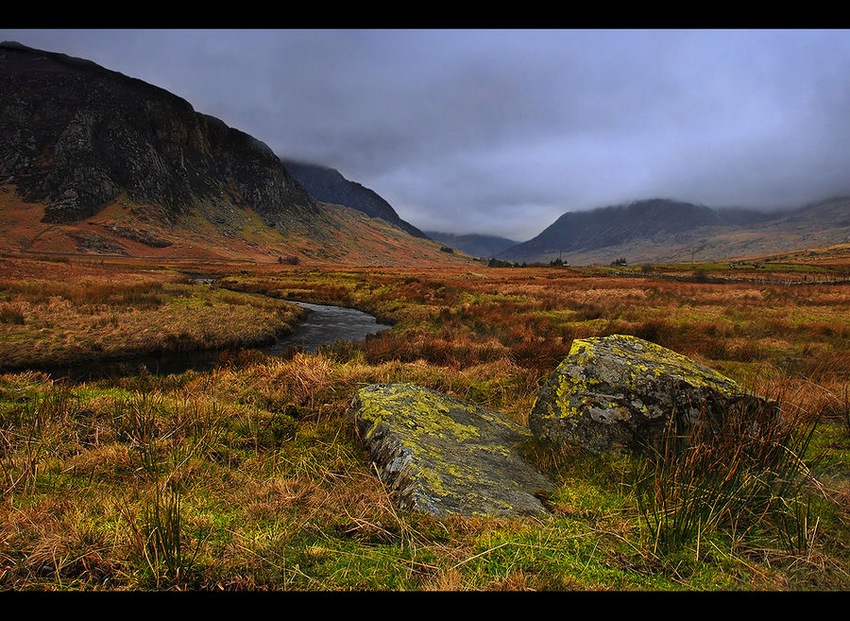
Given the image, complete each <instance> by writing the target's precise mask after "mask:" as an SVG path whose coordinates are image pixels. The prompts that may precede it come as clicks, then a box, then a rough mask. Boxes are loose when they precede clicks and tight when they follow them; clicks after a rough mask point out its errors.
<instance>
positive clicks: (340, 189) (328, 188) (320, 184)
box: [281, 157, 428, 238]
mask: <svg viewBox="0 0 850 621" xmlns="http://www.w3.org/2000/svg"><path fill="white" fill-rule="evenodd" d="M281 161H282V162H283V165H284V166H286V169H287V170H288V171H289V172H291V173H292V176H293V177H295V179H296V180H297V181H298V182H299V183H301V185H303V186H304V187H305V188H307V191H308V192H310V194H312V195H313V196H314V197H315V198H317V199H318V200H320V201H323V202H326V203H336V204H338V205H345V206H346V207H351V208H352V209H356V210H358V211H362V212H363V213H365V214H366V215H367V216H369V217H371V218H382V219H383V220H386V221H387V222H389V223H390V224H394V225H396V226H397V227H399V228H400V229H401V230H403V231H406V232H408V233H410V234H411V235H413V236H414V237H422V238H427V237H428V236H427V235H426V234H425V233H423V232H422V231H420V230H419V229H418V228H416V227H415V226H413V225H412V224H410V223H408V222H405V221H404V220H402V219H401V217H399V215H398V214H397V213H396V211H395V209H393V208H392V205H390V204H389V203H388V202H387V201H386V200H384V199H383V198H382V197H381V196H379V195H378V194H377V193H376V192H375V191H374V190H370V189H369V188H367V187H364V186H363V185H361V184H359V183H357V182H355V181H349V180H348V179H346V178H345V177H343V176H342V174H341V173H340V172H339V171H338V170H336V169H334V168H329V167H327V166H321V165H319V164H311V163H307V162H301V161H299V160H295V159H289V158H286V157H281Z"/></svg>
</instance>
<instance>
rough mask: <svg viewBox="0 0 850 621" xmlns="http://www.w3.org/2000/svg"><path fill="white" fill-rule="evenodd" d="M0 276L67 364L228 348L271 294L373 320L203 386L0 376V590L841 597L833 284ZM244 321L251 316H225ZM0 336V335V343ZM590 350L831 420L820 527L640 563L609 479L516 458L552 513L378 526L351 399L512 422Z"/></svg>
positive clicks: (622, 473)
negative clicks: (625, 349) (181, 339)
mask: <svg viewBox="0 0 850 621" xmlns="http://www.w3.org/2000/svg"><path fill="white" fill-rule="evenodd" d="M0 261H3V263H2V267H3V271H2V272H0V304H7V305H9V306H11V307H14V308H21V309H23V310H22V312H23V315H24V323H23V328H26V327H27V326H32V325H41V326H42V327H43V328H44V327H45V326H46V323H45V322H47V321H48V320H50V321H53V325H52V328H51V330H52V331H54V332H59V333H61V334H64V335H65V340H63V341H59V340H55V339H56V337H55V335H53V334H52V333H51V332H50V331H45V330H40V331H33V332H30V333H28V336H27V339H28V340H27V341H26V342H27V346H28V347H29V348H30V349H39V344H40V343H50V348H51V351H53V350H54V349H53V348H55V351H57V352H60V351H66V350H67V348H68V347H69V346H68V345H67V343H68V342H71V341H76V340H79V339H82V338H84V337H85V336H86V335H87V334H89V335H100V336H103V335H105V334H109V335H110V338H111V339H113V340H115V341H116V342H117V344H116V350H120V349H121V348H122V347H128V346H130V345H131V344H132V343H133V341H132V335H131V334H130V332H132V331H133V330H131V331H130V332H128V331H122V330H114V326H113V325H112V323H111V320H110V319H109V318H110V317H111V316H113V315H114V316H116V317H117V321H118V324H119V326H132V327H133V328H134V330H135V331H138V330H140V329H141V327H142V326H144V325H147V324H146V323H145V322H148V321H152V322H154V323H155V322H156V321H158V322H161V323H163V324H164V329H165V330H166V331H167V330H170V328H169V327H168V326H181V327H180V330H186V331H191V330H193V329H199V328H198V327H197V326H195V325H194V323H195V321H197V320H198V319H199V318H203V321H205V322H206V326H207V330H208V331H211V332H214V333H215V334H216V335H221V334H224V335H229V336H230V337H232V336H233V332H231V330H232V326H230V325H229V324H228V322H229V320H230V319H233V318H236V319H237V320H238V321H239V322H240V324H243V325H240V326H239V330H240V331H243V330H251V329H253V328H252V326H253V323H252V322H255V321H261V322H264V321H267V315H264V313H268V314H270V315H271V316H273V317H274V316H276V315H275V313H276V312H277V310H278V307H279V306H278V305H279V304H280V303H281V301H282V300H286V299H304V300H308V301H316V302H330V303H334V302H336V303H345V304H349V305H354V306H357V307H360V308H362V309H364V310H369V311H372V312H374V313H375V314H377V315H378V316H379V317H381V318H382V319H384V320H387V321H391V322H392V323H393V324H394V328H393V329H392V330H391V331H389V332H385V333H383V334H382V335H381V336H378V337H375V338H371V339H367V340H366V341H365V342H364V343H361V344H338V345H335V346H332V347H326V348H324V349H322V350H321V351H320V352H319V353H316V354H306V353H297V352H290V353H289V354H288V355H287V356H284V357H280V358H265V357H264V356H262V355H261V354H259V353H258V352H253V353H251V352H243V353H240V354H233V355H232V356H230V357H227V358H222V359H221V361H220V363H219V365H218V366H217V367H215V368H213V369H211V370H209V371H206V372H196V371H188V372H186V373H182V374H178V375H171V376H152V375H147V374H140V375H138V374H137V375H130V376H126V377H121V378H115V379H110V380H101V381H98V382H87V383H84V384H80V385H69V384H65V383H63V382H59V381H54V380H51V379H50V378H48V377H47V376H45V375H43V374H39V373H31V372H17V373H7V374H5V375H0V588H2V589H6V590H19V589H43V590H138V589H160V590H162V589H182V590H189V589H210V590H218V589H234V590H238V589H242V590H245V589H250V590H350V589H354V590H457V591H459V590H546V589H555V590H567V589H575V590H678V589H685V590H715V589H716V590H823V589H825V590H846V589H847V588H848V586H850V575H848V562H850V559H848V555H847V550H848V549H850V542H848V540H847V532H850V530H848V528H847V527H848V525H850V511H848V507H850V505H848V503H847V499H848V497H850V492H848V484H847V481H848V478H849V477H848V475H850V470H849V469H848V466H847V459H848V457H847V456H848V453H850V446H848V444H850V423H846V424H845V420H846V417H847V415H848V403H847V398H848V395H847V392H846V386H847V384H848V380H850V360H848V352H850V326H848V313H847V310H848V306H850V288H848V287H847V286H827V285H805V286H794V287H785V286H781V285H775V286H774V285H769V286H768V285H757V284H754V283H732V284H723V285H719V284H710V283H684V282H676V281H671V280H666V279H663V278H653V277H648V278H625V277H617V276H610V275H605V274H601V273H597V272H594V271H593V270H586V271H582V270H567V269H549V268H515V269H488V268H484V267H476V268H475V269H474V270H471V269H467V268H463V269H446V268H441V269H434V270H423V269H417V270H398V271H397V272H386V271H384V272H376V271H374V270H367V269H340V270H337V271H331V270H311V269H306V268H301V267H298V266H286V265H284V266H259V267H256V268H251V269H245V267H244V266H243V265H239V266H230V267H228V266H225V265H208V266H203V265H193V266H192V267H191V268H186V269H199V268H200V269H205V270H206V271H209V272H212V273H218V274H219V275H221V276H225V277H226V278H223V279H222V281H221V286H219V287H218V288H211V287H209V288H202V287H200V288H199V286H198V285H190V284H188V283H186V282H185V281H184V280H182V277H181V276H179V274H177V272H175V271H173V270H174V266H173V265H169V266H167V267H168V269H164V266H156V265H148V266H146V267H145V269H139V268H134V267H132V266H130V265H127V264H125V263H112V264H109V262H107V264H105V265H103V266H100V265H98V264H97V263H75V262H73V261H69V262H44V261H33V262H27V261H21V260H11V259H0ZM161 268H162V269H161ZM119 275H120V278H119V277H118V276H119ZM237 290H238V291H237ZM201 291H203V292H204V293H203V294H202V293H200V292H201ZM251 292H264V293H267V294H269V295H268V296H267V297H266V298H258V297H257V296H254V295H251ZM272 298H274V299H272ZM51 300H52V304H53V306H52V307H51ZM207 302H209V303H210V304H211V306H206V303H207ZM204 309H211V311H210V313H209V314H204V313H203V311H204ZM249 310H250V313H257V314H256V315H253V314H250V313H249V314H247V315H241V314H239V313H240V312H243V311H246V312H247V311H249ZM188 311H192V312H195V311H200V314H197V315H192V313H190V312H188ZM162 313H165V314H162ZM182 313H185V314H182ZM145 317H147V318H145ZM181 317H183V318H184V322H183V323H181V320H180V318H181ZM192 317H194V318H195V321H193V320H192ZM104 318H106V319H107V320H106V321H104ZM98 321H100V322H101V323H100V324H98V323H97V322H98ZM125 321H126V322H128V323H124V322H125ZM38 322H42V323H40V324H39V323H38ZM20 328H21V324H19V323H15V322H14V321H12V322H6V323H2V324H0V331H4V332H0V334H3V335H4V336H5V335H9V334H15V332H13V331H14V330H19V329H20ZM175 332H176V331H173V332H171V333H175ZM612 332H628V333H631V334H636V335H638V336H644V337H645V338H651V339H652V340H655V341H656V342H659V343H660V344H662V345H666V346H668V347H670V348H672V349H674V350H676V351H679V352H681V353H683V354H686V355H690V356H693V357H695V358H697V359H699V360H700V361H702V362H705V363H706V364H709V365H710V366H713V367H715V368H718V369H719V370H721V371H723V372H725V373H727V374H728V375H730V376H731V377H733V378H734V379H737V380H738V381H740V382H742V383H744V384H745V385H746V386H748V387H751V388H753V389H755V390H757V391H758V392H762V393H767V394H775V393H776V392H777V391H778V390H779V388H780V387H781V388H782V391H781V392H782V395H783V399H784V401H785V403H786V404H787V407H789V408H793V409H794V410H795V411H796V412H797V413H799V414H800V415H801V416H803V415H805V416H806V417H808V418H809V420H816V419H818V417H820V418H821V419H823V420H824V421H825V422H827V423H828V426H827V427H825V428H824V431H823V432H822V433H821V434H820V435H818V436H816V438H815V441H814V442H813V444H815V445H816V448H817V449H818V450H819V451H821V452H822V453H823V455H824V456H825V461H823V462H821V464H820V465H821V466H822V468H823V470H821V471H819V472H821V473H822V479H821V481H820V482H821V486H820V487H818V488H817V493H818V494H820V496H819V497H818V498H819V499H818V500H817V503H820V504H822V505H823V506H822V507H821V506H820V505H819V507H820V509H821V520H820V522H818V523H817V525H815V524H809V525H808V526H807V527H806V530H805V533H804V534H805V538H804V539H803V541H806V542H810V545H808V547H807V548H806V549H805V550H804V551H803V552H802V553H801V552H796V553H792V552H789V551H788V550H786V549H784V548H782V546H781V545H780V543H779V542H778V541H777V540H775V539H770V537H769V536H768V535H769V533H767V532H763V533H759V535H760V537H761V538H759V539H757V540H755V541H744V540H741V539H740V538H736V537H735V536H734V535H726V534H723V533H719V534H717V533H716V534H713V535H711V536H709V535H706V536H705V537H704V538H702V539H701V540H700V544H699V546H698V547H695V546H692V545H690V544H685V546H684V548H683V549H682V550H678V551H675V550H674V551H670V552H666V553H661V552H659V551H657V550H654V547H653V540H652V537H651V536H650V535H651V533H647V532H646V529H645V528H644V527H643V526H642V525H641V522H640V519H639V514H638V511H637V506H636V504H635V502H634V497H633V496H632V492H631V491H630V488H629V487H628V484H629V473H630V468H631V467H630V466H629V464H627V463H623V462H620V461H616V460H614V461H607V460H604V459H601V458H597V457H592V456H587V455H584V454H582V453H581V452H580V451H573V450H567V449H563V450H552V449H551V447H544V446H538V445H534V446H529V447H528V451H529V453H528V455H529V459H530V460H532V461H533V462H534V463H535V464H537V466H538V467H539V468H540V469H541V470H543V471H545V472H546V473H547V474H549V475H550V476H552V477H553V478H554V479H555V480H556V482H557V483H558V489H557V491H556V493H555V494H553V496H552V498H551V499H550V500H549V502H550V503H551V506H552V509H553V515H552V517H551V518H550V519H547V520H540V521H537V520H533V521H527V520H509V519H492V518H474V519H460V518H451V519H446V520H437V519H434V518H430V517H428V516H423V515H416V514H406V513H404V512H401V511H399V510H397V509H396V507H395V505H394V504H393V502H392V495H391V493H390V492H389V491H388V490H387V489H385V488H384V486H383V484H382V483H381V481H380V479H379V478H378V477H377V476H375V472H374V470H373V469H372V468H371V466H370V464H369V459H368V455H366V454H365V450H364V449H363V447H362V446H361V445H360V444H359V442H358V441H357V439H356V435H355V434H354V432H353V427H352V424H351V419H350V414H349V413H348V407H349V404H350V402H351V398H352V396H353V394H354V393H355V392H356V390H357V388H359V387H361V386H364V385H367V384H371V383H389V382H406V381H409V382H415V383H418V384H421V385H423V386H426V387H429V388H434V389H436V390H440V391H442V392H446V393H448V394H450V395H453V396H457V397H459V398H462V399H467V400H470V401H473V402H475V403H479V404H481V405H483V406H485V407H489V408H492V409H495V410H498V411H501V412H503V413H505V414H506V415H507V416H509V417H511V418H512V419H514V420H516V421H518V422H525V420H526V416H527V412H528V411H530V409H531V406H532V404H533V401H534V398H535V396H536V393H537V389H538V386H539V384H540V382H541V381H542V379H543V378H544V377H545V376H546V375H547V374H548V373H549V372H550V371H551V370H552V369H553V367H554V365H555V364H557V362H558V361H559V360H560V358H562V357H563V355H564V354H566V352H567V351H568V350H569V346H570V344H571V342H572V340H573V339H574V338H578V337H582V336H591V335H600V334H606V333H612ZM148 338H150V337H148ZM5 342H6V341H5V339H4V341H3V343H5ZM56 343H65V345H61V344H59V345H57V344H56ZM164 345H165V346H166V347H169V346H171V347H175V346H180V345H179V344H178V343H176V342H167V341H165V340H164ZM0 346H2V343H0ZM63 347H64V349H63ZM41 348H43V349H45V350H47V349H48V348H47V346H46V345H42V346H41ZM815 465H816V464H814V463H812V466H813V467H814V466H815ZM756 530H758V529H756Z"/></svg>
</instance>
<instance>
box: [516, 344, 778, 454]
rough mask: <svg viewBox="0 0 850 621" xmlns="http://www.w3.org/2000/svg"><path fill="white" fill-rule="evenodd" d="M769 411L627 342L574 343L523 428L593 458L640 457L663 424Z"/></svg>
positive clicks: (701, 369)
mask: <svg viewBox="0 0 850 621" xmlns="http://www.w3.org/2000/svg"><path fill="white" fill-rule="evenodd" d="M773 407H774V405H773V404H772V403H770V402H768V401H766V400H764V399H762V398H760V397H758V396H756V395H753V394H751V393H748V392H747V391H745V390H743V389H742V388H741V387H740V386H739V385H738V384H737V383H735V382H734V381H733V380H731V379H729V378H727V377H725V376H723V375H721V374H720V373H717V372H716V371H714V370H712V369H709V368H708V367H705V366H704V365H701V364H699V363H697V362H695V361H694V360H691V359H690V358H687V357H685V356H682V355H680V354H678V353H676V352H673V351H671V350H669V349H666V348H664V347H661V346H659V345H656V344H654V343H651V342H648V341H644V340H642V339H639V338H636V337H633V336H624V335H612V336H606V337H597V338H588V339H577V340H575V341H574V342H573V345H572V348H571V349H570V353H569V355H568V356H567V358H565V359H564V361H563V362H562V363H561V364H560V365H559V366H558V367H557V369H555V371H554V372H553V373H552V375H551V376H550V377H549V378H548V380H547V381H546V383H545V385H544V386H543V387H542V388H541V390H540V393H539V394H538V397H537V400H536V402H535V404H534V406H533V409H532V411H531V413H530V415H529V419H528V424H529V428H530V429H531V431H532V432H533V433H534V434H536V435H537V436H539V437H541V438H543V439H545V440H548V441H550V442H554V443H562V444H572V445H579V446H582V447H584V448H586V449H588V450H590V451H592V452H596V453H629V452H631V453H640V452H645V451H646V450H647V449H650V448H652V447H657V446H659V443H660V442H661V440H662V438H663V437H664V431H665V429H666V428H667V426H668V424H675V425H676V429H677V430H678V431H679V432H681V433H685V432H687V430H689V429H691V428H692V426H693V425H694V423H695V422H696V421H706V422H711V421H722V419H723V416H726V415H736V416H738V415H739V416H747V415H748V412H755V411H756V410H757V409H760V408H773Z"/></svg>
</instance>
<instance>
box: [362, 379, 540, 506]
mask: <svg viewBox="0 0 850 621" xmlns="http://www.w3.org/2000/svg"><path fill="white" fill-rule="evenodd" d="M351 411H352V413H353V417H354V420H355V423H356V429H357V431H358V435H359V436H360V438H361V440H362V441H363V443H364V445H365V446H366V447H367V448H368V450H369V452H370V454H371V457H372V460H373V462H374V463H375V464H376V466H377V468H378V471H379V473H380V476H381V479H382V480H383V481H384V482H385V483H386V484H387V486H388V487H389V488H390V489H391V490H393V491H394V492H395V494H396V496H397V499H398V502H399V505H400V506H401V507H402V508H406V509H411V510H417V511H423V512H426V513H429V514H432V515H435V516H440V517H442V516H447V515H452V514H457V515H467V516H469V515H491V516H513V515H545V514H547V510H546V509H545V507H544V505H543V503H542V502H541V500H540V497H541V496H543V495H545V494H546V493H547V492H550V491H552V489H553V488H554V485H553V483H552V482H551V481H549V480H548V479H547V478H546V477H544V476H543V475H541V474H540V473H538V472H537V471H535V470H534V469H533V468H532V467H531V466H530V465H529V464H528V463H527V462H526V461H525V460H524V459H523V458H522V456H521V453H520V448H521V446H522V444H523V443H524V442H526V441H527V440H529V439H531V433H530V432H529V430H528V429H527V428H525V427H523V426H521V425H518V424H516V423H514V422H512V421H510V420H509V419H507V418H505V417H504V416H503V415H501V414H499V413H497V412H493V411H490V410H487V409H484V408H481V407H479V406H476V405H473V404H469V403H464V402H462V401H459V400H457V399H453V398H451V397H449V396H447V395H444V394H442V393H439V392H436V391H433V390H430V389H427V388H423V387H421V386H417V385H414V384H389V385H387V384H374V385H371V386H367V387H365V388H362V389H360V390H359V391H358V392H357V394H356V396H355V397H354V400H353V402H352V407H351Z"/></svg>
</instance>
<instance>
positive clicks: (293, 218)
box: [0, 42, 450, 265]
mask: <svg viewBox="0 0 850 621" xmlns="http://www.w3.org/2000/svg"><path fill="white" fill-rule="evenodd" d="M0 250H5V251H12V252H68V253H85V254H115V255H129V256H150V257H180V258H187V257H222V258H239V259H250V260H254V261H273V260H280V259H282V258H284V257H285V258H287V259H288V260H305V261H313V262H321V261H333V262H339V261H345V262H350V263H364V264H367V265H372V264H387V263H398V262H409V261H418V260H425V259H426V258H428V259H434V260H438V261H446V260H450V257H447V256H446V253H441V252H440V248H439V245H438V244H436V243H435V242H432V241H430V240H424V239H421V238H414V237H412V236H410V235H409V234H406V233H403V232H402V231H400V230H399V229H398V227H394V226H391V225H389V224H386V223H383V224H382V223H381V221H371V220H370V219H369V218H366V217H365V216H364V215H363V214H362V213H359V212H356V211H354V210H351V209H349V208H347V207H344V206H340V205H334V204H328V203H324V202H322V201H321V200H318V199H317V198H315V197H314V196H313V195H311V194H310V192H309V191H308V190H307V189H306V188H305V187H304V186H303V185H302V184H301V183H299V182H298V181H297V180H296V179H295V178H294V177H293V175H292V174H291V173H290V172H289V171H288V170H287V169H286V167H285V166H284V164H283V163H282V162H281V160H280V158H279V157H278V156H277V155H276V154H275V153H273V152H272V151H271V149H270V148H269V147H268V146H267V145H266V144H264V143H263V142H261V141H260V140H258V139H256V138H254V137H252V136H250V135H248V134H245V133H243V132H241V131H239V130H237V129H234V128H231V127H228V126H227V125H226V124H225V123H224V122H222V121H221V120H219V119H216V118H214V117H212V116H209V115H205V114H202V113H199V112H196V111H195V110H194V108H193V107H192V106H191V104H189V103H188V102H187V101H185V100H184V99H181V98H180V97H177V96H176V95H173V94H171V93H169V92H167V91H165V90H163V89H161V88H158V87H156V86H153V85H151V84H148V83H146V82H143V81H141V80H138V79H134V78H130V77H127V76H125V75H122V74H120V73H117V72H114V71H110V70H108V69H105V68H103V67H101V66H99V65H97V64H95V63H93V62H90V61H88V60H84V59H78V58H72V57H69V56H66V55H64V54H56V53H51V52H45V51H41V50H35V49H32V48H28V47H25V46H22V45H20V44H18V43H10V42H6V43H2V44H0Z"/></svg>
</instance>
